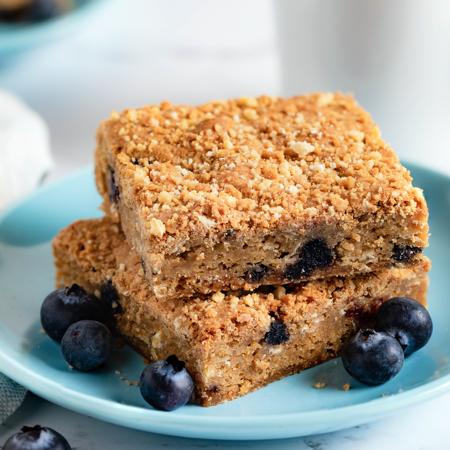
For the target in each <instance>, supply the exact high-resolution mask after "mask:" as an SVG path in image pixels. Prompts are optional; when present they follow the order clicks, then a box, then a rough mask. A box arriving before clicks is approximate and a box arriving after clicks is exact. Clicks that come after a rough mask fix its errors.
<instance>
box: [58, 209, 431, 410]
mask: <svg viewBox="0 0 450 450" xmlns="http://www.w3.org/2000/svg"><path fill="white" fill-rule="evenodd" d="M54 255H55V261H56V268H57V284H58V286H65V285H71V284H72V283H77V284H79V285H81V286H82V287H84V288H85V289H86V290H88V291H89V292H91V293H94V294H95V295H96V296H97V297H102V298H103V300H107V301H109V302H111V303H113V304H114V305H115V308H114V310H115V312H116V314H117V316H116V317H117V326H118V330H119V332H120V333H121V334H122V335H123V336H124V337H125V339H126V340H127V341H128V342H129V343H130V344H131V345H132V346H133V347H134V348H135V349H136V350H137V351H138V352H140V353H141V354H142V355H143V356H145V358H147V359H149V360H155V359H164V358H167V357H168V356H169V355H172V354H173V355H176V356H177V357H178V358H179V359H181V360H183V361H184V362H185V364H186V367H187V369H188V370H189V372H190V374H191V375H192V377H193V379H194V382H195V386H196V387H195V393H194V397H195V398H194V401H195V402H196V403H199V404H201V405H203V406H211V405H215V404H218V403H221V402H224V401H226V400H231V399H234V398H237V397H240V396H242V395H244V394H247V393H248V392H251V391H253V390H255V389H258V388H260V387H262V386H265V385H267V384H268V383H270V382H272V381H275V380H278V379H280V378H282V377H284V376H287V375H290V374H294V373H296V372H299V371H301V370H303V369H306V368H308V367H311V366H314V365H316V364H319V363H321V362H323V361H326V360H328V359H331V358H333V357H335V356H336V355H337V354H338V353H339V351H340V348H341V345H342V343H343V342H345V340H346V339H347V337H348V336H349V335H351V334H352V333H353V332H354V331H355V329H356V328H357V327H359V326H360V324H361V323H362V322H363V321H365V320H366V319H367V318H368V317H370V316H371V315H372V314H373V312H374V311H375V310H376V309H377V308H378V307H379V305H380V304H381V303H382V302H383V301H385V300H387V299H389V298H391V297H395V296H409V297H412V298H415V299H417V300H418V301H420V302H421V303H425V301H426V290H427V284H428V278H427V271H428V270H429V261H428V260H427V259H426V258H425V257H424V256H421V257H420V261H419V263H418V264H416V265H414V266H412V267H403V268H400V267H397V268H391V269H384V270H381V271H379V272H376V273H371V274H366V275H360V276H357V277H354V278H329V279H326V280H315V281H309V282H306V283H303V284H297V285H287V286H284V287H280V286H279V287H264V288H262V289H259V290H257V291H255V292H252V293H248V292H233V293H231V292H228V293H222V292H216V293H214V294H211V295H207V296H203V297H201V298H200V297H199V298H195V297H194V298H191V299H188V300H182V299H157V298H156V297H155V296H154V295H153V294H152V291H151V289H150V287H149V284H148V282H147V280H146V278H145V276H144V273H143V269H142V265H141V261H140V258H139V257H138V255H137V254H135V253H134V251H132V249H131V248H130V246H129V245H128V243H127V241H126V240H125V238H124V236H123V234H122V232H121V231H120V230H119V228H118V226H117V225H115V224H114V223H113V222H111V221H110V220H109V219H107V218H104V219H98V220H87V221H80V222H77V223H74V224H73V225H71V226H69V227H68V228H66V229H65V230H63V231H62V232H61V233H60V234H59V236H57V238H56V239H55V241H54Z"/></svg>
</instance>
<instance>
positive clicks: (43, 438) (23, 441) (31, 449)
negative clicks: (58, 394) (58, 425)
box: [3, 425, 71, 450]
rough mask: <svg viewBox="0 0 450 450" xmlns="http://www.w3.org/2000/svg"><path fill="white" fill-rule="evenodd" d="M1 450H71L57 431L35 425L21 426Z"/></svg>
mask: <svg viewBox="0 0 450 450" xmlns="http://www.w3.org/2000/svg"><path fill="white" fill-rule="evenodd" d="M3 450H71V447H70V445H69V443H68V442H67V441H66V439H64V437H63V436H62V435H61V434H59V433H58V432H57V431H55V430H52V429H51V428H47V427H41V426H40V425H35V426H34V427H23V428H22V429H21V430H20V431H19V432H18V433H16V434H14V435H13V436H11V437H10V438H9V439H8V440H7V441H6V443H5V445H4V446H3Z"/></svg>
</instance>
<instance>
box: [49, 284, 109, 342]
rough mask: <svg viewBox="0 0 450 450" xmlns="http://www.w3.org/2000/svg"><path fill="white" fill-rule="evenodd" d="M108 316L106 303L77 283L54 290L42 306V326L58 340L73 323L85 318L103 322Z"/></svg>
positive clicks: (59, 340)
mask: <svg viewBox="0 0 450 450" xmlns="http://www.w3.org/2000/svg"><path fill="white" fill-rule="evenodd" d="M107 316H108V311H107V309H106V308H105V305H104V304H103V303H102V302H99V301H98V300H97V299H96V298H95V297H93V296H92V295H89V294H88V293H87V292H86V291H85V290H84V289H83V288H82V287H80V286H78V285H77V284H73V285H72V286H70V287H66V288H64V289H57V290H56V291H53V292H52V293H50V294H49V295H48V296H47V297H46V299H45V300H44V303H42V307H41V324H42V327H43V328H44V330H45V332H46V333H47V334H48V335H49V336H50V337H51V338H52V339H54V340H55V341H57V342H61V339H62V337H63V336H64V333H65V332H66V330H67V328H69V326H70V325H72V324H73V323H75V322H79V321H80V320H85V319H91V320H98V321H100V322H103V321H105V320H107Z"/></svg>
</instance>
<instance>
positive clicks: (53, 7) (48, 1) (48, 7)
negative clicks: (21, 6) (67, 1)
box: [27, 0, 61, 22]
mask: <svg viewBox="0 0 450 450" xmlns="http://www.w3.org/2000/svg"><path fill="white" fill-rule="evenodd" d="M60 12H61V11H60V8H59V5H58V1H57V0H33V1H32V2H31V4H30V6H29V7H28V8H27V17H28V19H29V20H31V21H32V22H42V21H44V20H48V19H52V18H53V17H56V16H57V15H58V14H59V13H60Z"/></svg>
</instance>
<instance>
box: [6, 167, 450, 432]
mask: <svg viewBox="0 0 450 450" xmlns="http://www.w3.org/2000/svg"><path fill="white" fill-rule="evenodd" d="M406 166H407V168H408V169H410V170H412V171H415V170H418V171H424V172H426V174H427V175H429V176H432V177H436V176H438V177H439V178H441V179H442V181H443V182H444V181H446V182H447V183H450V176H449V175H447V174H445V173H442V172H439V171H436V170H434V169H431V168H429V167H426V166H423V165H420V164H413V163H406ZM89 172H92V165H90V166H87V167H84V168H82V169H79V170H76V171H74V172H73V173H71V174H69V175H67V176H64V177H61V178H59V179H57V180H54V181H51V182H49V183H47V184H46V185H44V186H42V187H40V188H38V189H37V190H36V191H34V192H33V193H32V194H31V195H28V196H26V197H25V198H22V199H21V200H19V201H16V202H13V204H12V205H10V206H9V207H7V208H6V209H5V210H3V211H2V212H1V213H0V226H1V224H2V223H3V221H4V220H5V219H6V218H7V217H8V216H9V215H10V214H11V213H13V212H14V211H15V210H16V209H17V208H20V207H21V206H23V205H24V204H25V202H28V201H32V200H33V199H34V198H35V197H37V196H40V195H43V194H44V195H45V192H46V191H47V190H52V189H55V188H56V187H57V186H58V185H60V184H63V183H67V182H70V181H72V182H73V181H74V180H75V179H77V178H79V177H82V176H85V174H87V173H89ZM13 356H14V353H13V352H8V350H7V346H0V371H1V372H3V373H4V374H5V375H6V376H8V377H9V378H11V379H13V380H14V381H16V382H17V383H19V384H21V385H23V386H24V387H25V388H27V389H28V390H30V391H31V392H34V393H35V394H37V395H39V396H41V397H43V398H45V399H46V400H48V401H51V402H53V403H56V404H58V405H60V406H63V407H66V408H68V409H71V410H73V411H76V412H78V413H81V414H85V415H88V416H91V417H95V418H98V419H100V420H104V421H107V422H112V423H115V424H117V425H121V426H127V427H130V428H135V429H139V430H142V431H150V432H155V433H160V434H167V435H172V436H179V437H190V438H200V439H211V438H216V439H224V440H250V439H251V440H261V439H279V438H289V437H298V436H306V435H308V434H313V433H316V432H319V431H317V429H319V430H322V432H325V431H335V430H338V429H343V428H346V427H347V426H346V425H345V422H349V425H348V426H354V425H358V424H362V423H367V422H370V421H372V420H376V419H377V418H381V417H385V416H388V415H389V414H392V413H394V412H396V411H398V410H401V409H404V408H406V407H408V406H410V405H413V404H416V403H420V402H422V401H425V400H428V399H431V398H434V397H436V396H438V395H439V394H442V393H444V392H446V391H448V390H450V373H449V374H446V375H443V376H441V377H440V378H438V379H436V380H433V381H430V382H428V383H426V384H423V385H420V386H417V387H413V388H411V389H408V390H407V391H405V392H399V393H396V394H394V395H389V396H386V397H379V398H375V399H372V400H369V401H366V402H361V403H357V404H353V405H346V406H339V407H336V408H323V409H319V410H317V409H316V410H313V411H303V412H291V413H282V414H275V415H260V416H258V415H248V416H234V417H233V416H229V417H221V416H206V415H205V416H194V415H191V414H184V413H177V414H170V413H167V412H164V411H158V410H155V409H150V408H149V409H145V408H142V407H139V406H131V405H125V404H121V403H118V402H114V401H112V400H107V399H99V398H97V397H95V396H92V395H89V394H85V393H82V392H79V391H76V390H73V389H69V388H65V387H64V386H63V385H62V384H61V383H59V382H57V381H55V380H54V379H48V378H46V377H45V376H44V375H43V374H42V373H34V372H33V371H32V370H31V369H30V368H28V367H27V366H26V365H23V364H20V363H19V362H17V361H15V360H14V357H13ZM318 424H320V426H319V428H317V427H318ZM314 425H315V427H316V428H314ZM308 427H311V433H309V432H308V431H307V428H308Z"/></svg>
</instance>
